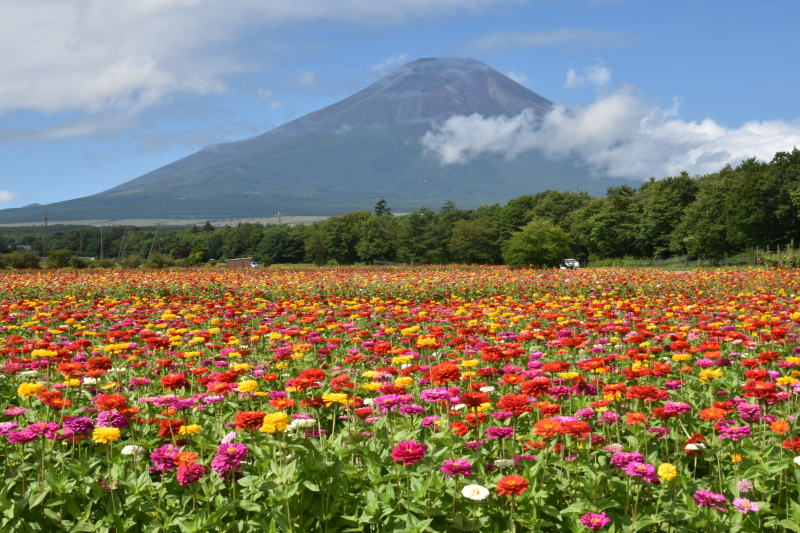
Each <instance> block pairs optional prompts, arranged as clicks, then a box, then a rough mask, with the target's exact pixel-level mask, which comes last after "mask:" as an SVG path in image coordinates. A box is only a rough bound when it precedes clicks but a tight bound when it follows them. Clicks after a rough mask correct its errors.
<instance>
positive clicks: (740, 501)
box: [733, 498, 759, 514]
mask: <svg viewBox="0 0 800 533" xmlns="http://www.w3.org/2000/svg"><path fill="white" fill-rule="evenodd" d="M733 506H734V507H735V508H736V509H738V510H740V511H741V512H743V513H745V514H746V513H757V512H758V510H759V507H758V504H756V503H754V502H751V501H750V500H748V499H747V498H734V499H733Z"/></svg>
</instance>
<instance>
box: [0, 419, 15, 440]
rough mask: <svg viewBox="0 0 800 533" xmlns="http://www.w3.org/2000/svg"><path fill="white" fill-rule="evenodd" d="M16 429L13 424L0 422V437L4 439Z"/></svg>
mask: <svg viewBox="0 0 800 533" xmlns="http://www.w3.org/2000/svg"><path fill="white" fill-rule="evenodd" d="M18 427H19V426H18V425H17V424H16V423H14V422H0V437H5V436H6V435H8V434H9V433H11V432H12V431H14V430H15V429H17V428H18Z"/></svg>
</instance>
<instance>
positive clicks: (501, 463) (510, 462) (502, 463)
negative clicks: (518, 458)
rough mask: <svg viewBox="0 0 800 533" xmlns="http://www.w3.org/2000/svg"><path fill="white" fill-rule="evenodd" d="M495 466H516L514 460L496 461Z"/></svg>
mask: <svg viewBox="0 0 800 533" xmlns="http://www.w3.org/2000/svg"><path fill="white" fill-rule="evenodd" d="M494 466H496V467H497V468H509V467H511V466H514V460H513V459H495V461H494Z"/></svg>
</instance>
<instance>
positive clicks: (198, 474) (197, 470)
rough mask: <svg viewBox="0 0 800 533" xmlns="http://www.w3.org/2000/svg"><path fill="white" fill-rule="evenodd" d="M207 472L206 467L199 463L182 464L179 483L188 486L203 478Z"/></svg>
mask: <svg viewBox="0 0 800 533" xmlns="http://www.w3.org/2000/svg"><path fill="white" fill-rule="evenodd" d="M205 473H206V467H204V466H203V465H199V464H197V463H192V464H190V465H181V466H179V467H178V474H177V475H176V477H177V478H178V483H179V484H180V485H182V486H184V487H188V486H189V485H191V484H192V483H194V482H195V481H197V480H198V479H200V478H202V477H203V476H204V475H205Z"/></svg>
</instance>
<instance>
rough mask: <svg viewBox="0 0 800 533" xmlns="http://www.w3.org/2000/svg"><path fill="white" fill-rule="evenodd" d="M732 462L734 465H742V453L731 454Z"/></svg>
mask: <svg viewBox="0 0 800 533" xmlns="http://www.w3.org/2000/svg"><path fill="white" fill-rule="evenodd" d="M731 462H732V463H733V464H737V465H738V464H739V463H741V462H742V454H740V453H733V454H731Z"/></svg>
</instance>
